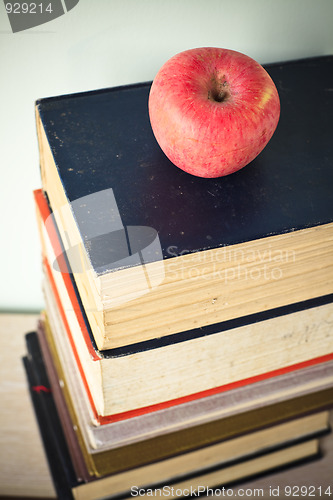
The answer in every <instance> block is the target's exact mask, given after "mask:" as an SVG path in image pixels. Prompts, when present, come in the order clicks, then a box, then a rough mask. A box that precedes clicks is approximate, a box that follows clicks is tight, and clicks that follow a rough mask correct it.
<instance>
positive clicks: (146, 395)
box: [35, 191, 333, 421]
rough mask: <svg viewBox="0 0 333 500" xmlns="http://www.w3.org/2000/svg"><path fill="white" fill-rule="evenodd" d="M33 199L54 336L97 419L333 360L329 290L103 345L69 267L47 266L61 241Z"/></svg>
mask: <svg viewBox="0 0 333 500" xmlns="http://www.w3.org/2000/svg"><path fill="white" fill-rule="evenodd" d="M35 197H36V201H37V216H38V220H39V227H40V233H41V238H42V248H43V252H44V267H45V276H46V279H45V281H44V293H45V300H46V304H47V311H48V315H49V320H50V322H51V330H52V334H53V338H54V341H55V343H56V345H57V348H58V350H59V353H61V354H60V357H61V359H66V357H67V356H68V352H71V353H72V354H71V358H70V360H69V361H67V363H74V364H75V365H76V367H77V369H78V371H79V373H80V374H81V376H82V379H83V381H84V384H85V386H86V390H87V393H88V395H89V399H90V401H91V404H92V407H93V408H94V412H95V415H96V418H97V419H100V420H101V421H103V420H104V421H105V420H113V421H115V420H121V419H124V418H129V417H131V416H136V415H138V414H143V413H147V412H151V411H154V410H157V409H160V408H162V407H167V406H173V405H175V404H179V403H181V402H185V401H189V400H193V399H198V398H200V397H203V396H208V395H211V394H216V393H219V392H223V391H225V390H228V389H230V388H234V387H237V386H241V385H247V384H249V383H251V382H254V381H257V380H261V379H262V378H269V377H272V376H275V375H277V374H281V373H283V372H284V373H286V372H291V371H294V370H297V369H300V368H302V367H304V366H307V365H314V364H318V363H323V362H325V361H329V360H332V359H333V336H332V334H331V327H330V325H331V323H332V315H333V304H332V302H331V297H330V296H326V297H324V298H319V299H317V300H312V301H309V302H305V303H300V304H297V305H293V306H292V307H290V306H289V307H287V308H282V309H279V310H272V311H269V312H267V311H266V313H265V314H264V316H262V315H259V314H258V315H255V316H254V317H247V318H246V321H245V322H244V323H243V322H239V321H238V320H237V321H232V322H224V323H221V324H219V325H214V329H212V330H208V329H206V330H201V329H198V330H197V332H195V336H194V337H192V338H191V337H189V338H188V337H187V333H188V332H185V333H184V334H181V333H180V334H179V335H178V336H177V342H174V340H175V336H170V337H164V338H163V339H162V342H161V341H159V342H153V343H152V342H149V341H147V342H142V343H140V344H139V345H136V346H133V345H132V346H130V348H127V349H124V348H122V349H114V350H111V351H105V350H104V351H99V350H98V349H96V347H95V346H94V345H93V343H92V341H91V338H92V335H91V331H90V329H89V323H88V322H87V321H86V320H85V310H84V309H83V307H81V306H80V302H79V298H80V297H79V295H78V293H77V292H76V290H75V282H74V281H73V280H71V279H70V269H69V268H68V269H67V271H68V272H67V273H66V272H59V271H57V270H56V269H54V267H53V266H51V265H50V262H54V260H55V252H56V249H57V248H58V247H59V246H60V244H61V240H59V238H58V237H57V232H56V227H55V226H54V225H53V226H52V228H53V231H51V229H50V225H49V226H48V231H47V230H46V228H45V224H44V223H43V214H44V216H45V215H46V214H45V212H46V211H47V205H46V203H45V199H44V198H43V195H42V193H41V192H40V191H39V192H36V193H35ZM216 326H217V327H218V330H215V328H216ZM190 333H191V335H193V333H194V332H190ZM134 347H135V348H136V349H134ZM193 373H195V374H196V376H193ZM134 381H135V382H134ZM133 384H135V385H134V386H133ZM134 388H135V390H134Z"/></svg>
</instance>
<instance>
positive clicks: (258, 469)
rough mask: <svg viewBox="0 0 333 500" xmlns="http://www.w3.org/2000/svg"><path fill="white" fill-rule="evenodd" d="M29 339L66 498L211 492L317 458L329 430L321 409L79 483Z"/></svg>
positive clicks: (39, 409) (55, 469) (34, 385)
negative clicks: (320, 445) (324, 434)
mask: <svg viewBox="0 0 333 500" xmlns="http://www.w3.org/2000/svg"><path fill="white" fill-rule="evenodd" d="M26 341H27V348H28V355H27V356H26V357H25V358H24V366H25V369H26V374H27V378H28V383H29V388H30V393H31V397H32V401H33V404H34V408H35V412H36V417H37V420H38V423H39V428H40V432H41V436H42V439H43V443H44V448H45V452H46V456H47V459H48V462H49V467H50V471H51V474H52V477H53V480H54V485H55V489H56V492H57V495H58V497H59V498H61V499H64V500H66V499H73V498H75V499H82V500H83V499H86V500H88V499H105V498H118V497H121V498H133V497H135V496H140V497H143V496H166V497H171V498H172V497H182V496H191V495H192V496H194V495H195V496H198V495H199V494H203V495H205V494H206V495H207V493H208V490H209V493H210V492H211V491H212V490H213V489H214V488H215V489H216V488H217V489H219V488H220V487H221V486H224V487H225V486H226V485H229V484H234V483H235V482H237V481H240V480H243V479H248V478H249V477H252V476H255V475H259V474H262V473H265V472H268V471H270V470H273V469H276V468H280V467H283V466H286V465H290V464H292V463H295V462H299V461H302V460H306V459H310V458H313V457H316V456H317V457H318V456H319V455H320V450H319V441H318V439H319V436H320V435H322V434H323V433H326V432H328V431H329V425H328V417H329V413H328V412H327V411H320V412H317V413H313V414H311V415H307V416H304V417H302V418H296V419H293V420H292V421H288V422H284V423H280V424H278V425H274V426H271V427H267V428H263V429H261V430H258V431H255V432H250V433H248V434H245V435H241V436H238V437H237V438H234V439H229V440H225V441H222V442H218V443H214V444H211V445H209V446H205V447H201V448H199V449H196V450H195V451H191V452H188V453H182V454H179V455H176V456H173V457H171V458H168V459H164V460H160V461H156V462H154V463H150V464H148V465H142V466H140V465H139V466H138V467H136V468H133V469H130V470H125V471H123V472H120V473H117V474H112V475H109V476H106V477H103V478H100V479H94V480H91V481H89V482H83V481H79V480H78V478H77V476H76V474H75V469H74V467H73V463H72V460H71V456H70V453H69V450H68V447H67V443H66V439H65V436H64V433H63V429H62V426H61V423H60V420H59V417H58V414H57V409H56V406H55V403H54V400H53V394H52V391H51V390H50V385H49V382H48V379H47V375H46V371H45V366H44V365H43V358H42V356H41V351H40V348H39V344H38V337H37V334H36V333H35V332H33V333H30V334H28V335H27V336H26ZM41 371H42V372H43V373H42V375H41V373H40V372H41ZM41 380H42V381H43V384H40V381H41Z"/></svg>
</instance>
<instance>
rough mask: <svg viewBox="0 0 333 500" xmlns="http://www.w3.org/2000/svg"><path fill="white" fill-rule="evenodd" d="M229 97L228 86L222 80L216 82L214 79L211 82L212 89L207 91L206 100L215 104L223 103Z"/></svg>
mask: <svg viewBox="0 0 333 500" xmlns="http://www.w3.org/2000/svg"><path fill="white" fill-rule="evenodd" d="M229 96H230V92H229V85H228V83H227V82H226V81H225V80H223V82H218V81H217V80H216V79H215V78H214V79H213V81H212V88H211V89H210V90H208V99H210V100H211V101H215V102H224V101H226V100H227V99H228V97H229Z"/></svg>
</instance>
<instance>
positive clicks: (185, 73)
mask: <svg viewBox="0 0 333 500" xmlns="http://www.w3.org/2000/svg"><path fill="white" fill-rule="evenodd" d="M279 116H280V100H279V95H278V92H277V90H276V87H275V85H274V83H273V81H272V79H271V77H270V76H269V75H268V73H267V72H266V71H265V69H264V68H263V67H262V66H261V65H260V64H259V63H257V62H256V61H254V60H253V59H251V58H250V57H248V56H246V55H244V54H241V53H240V52H235V51H233V50H227V49H220V48H212V47H203V48H197V49H191V50H186V51H185V52H181V53H179V54H176V55H175V56H174V57H172V58H171V59H169V60H168V61H167V62H166V63H165V64H164V65H163V66H162V68H161V69H160V70H159V72H158V73H157V75H156V77H155V79H154V81H153V84H152V86H151V90H150V95H149V117H150V122H151V126H152V130H153V132H154V135H155V137H156V140H157V142H158V143H159V145H160V147H161V149H162V150H163V151H164V153H165V154H166V156H167V157H168V158H169V159H170V160H171V161H172V162H173V163H174V164H175V165H177V166H178V167H179V168H181V169H182V170H185V171H186V172H189V173H190V174H193V175H197V176H199V177H220V176H223V175H228V174H231V173H233V172H236V171H237V170H239V169H241V168H242V167H244V166H245V165H247V164H248V163H249V162H251V161H252V160H253V159H254V158H255V157H256V156H257V155H258V154H259V153H260V152H261V151H262V150H263V148H264V147H265V146H266V144H267V143H268V141H269V140H270V138H271V137H272V135H273V133H274V131H275V129H276V126H277V124H278V121H279Z"/></svg>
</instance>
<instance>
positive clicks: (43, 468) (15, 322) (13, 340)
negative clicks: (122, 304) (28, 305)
mask: <svg viewBox="0 0 333 500" xmlns="http://www.w3.org/2000/svg"><path fill="white" fill-rule="evenodd" d="M36 321H37V316H36V315H33V314H29V315H27V314H19V315H14V314H1V315H0V401H1V403H0V408H1V410H0V495H2V496H18V497H19V496H21V497H23V496H31V497H39V498H47V497H55V493H54V489H53V485H52V480H51V476H50V473H49V470H48V467H47V463H46V459H45V455H44V450H43V447H42V443H41V439H40V436H39V431H38V428H37V424H36V421H35V415H34V412H33V407H32V404H31V401H30V396H29V393H28V388H27V383H26V379H25V373H24V369H23V364H22V356H23V355H25V352H26V351H25V343H24V334H25V333H26V332H28V331H31V330H34V329H35V327H36Z"/></svg>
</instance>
